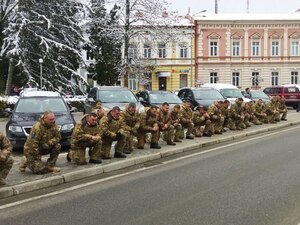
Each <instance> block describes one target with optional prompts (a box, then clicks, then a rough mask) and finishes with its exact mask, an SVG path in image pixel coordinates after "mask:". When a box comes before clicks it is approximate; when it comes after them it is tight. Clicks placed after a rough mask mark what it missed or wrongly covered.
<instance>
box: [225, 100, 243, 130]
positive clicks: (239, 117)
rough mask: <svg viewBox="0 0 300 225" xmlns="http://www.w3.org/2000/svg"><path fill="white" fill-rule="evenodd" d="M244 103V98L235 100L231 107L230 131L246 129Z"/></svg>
mask: <svg viewBox="0 0 300 225" xmlns="http://www.w3.org/2000/svg"><path fill="white" fill-rule="evenodd" d="M243 101H244V100H243V98H238V99H236V100H235V104H233V105H231V107H230V122H229V124H228V125H229V129H230V130H242V129H245V128H246V126H245V124H244V119H245V115H244V108H243Z"/></svg>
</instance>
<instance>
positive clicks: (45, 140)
mask: <svg viewBox="0 0 300 225" xmlns="http://www.w3.org/2000/svg"><path fill="white" fill-rule="evenodd" d="M60 139H61V136H60V132H59V129H58V126H57V125H56V124H53V125H50V126H49V125H46V124H45V122H44V121H43V119H42V116H41V117H40V118H39V120H38V122H36V123H35V124H34V125H33V126H32V128H31V131H30V134H29V135H28V137H27V140H26V142H25V145H24V154H25V155H26V156H27V155H31V156H32V157H34V158H35V159H39V160H40V159H41V156H40V153H39V149H40V148H41V147H42V146H43V145H44V144H47V145H49V146H54V145H56V144H58V143H59V142H60Z"/></svg>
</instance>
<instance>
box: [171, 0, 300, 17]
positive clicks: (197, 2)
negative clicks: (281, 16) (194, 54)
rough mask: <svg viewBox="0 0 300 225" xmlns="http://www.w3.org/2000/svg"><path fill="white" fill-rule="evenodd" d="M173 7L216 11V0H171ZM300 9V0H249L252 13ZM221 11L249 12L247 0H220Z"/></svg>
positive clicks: (179, 9) (193, 12) (291, 11)
mask: <svg viewBox="0 0 300 225" xmlns="http://www.w3.org/2000/svg"><path fill="white" fill-rule="evenodd" d="M169 2H171V4H172V6H171V8H172V9H175V10H177V11H178V12H179V13H180V14H182V15H185V14H186V13H187V12H188V8H190V10H191V14H196V13H198V12H199V11H201V10H207V13H214V12H215V0H169ZM297 9H300V0H249V12H250V13H293V12H295V11H296V10H297ZM218 11H219V13H247V0H219V1H218ZM299 13H300V12H299Z"/></svg>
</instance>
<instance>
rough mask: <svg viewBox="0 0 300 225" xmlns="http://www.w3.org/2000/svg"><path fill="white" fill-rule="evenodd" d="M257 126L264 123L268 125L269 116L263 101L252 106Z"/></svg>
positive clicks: (258, 101)
mask: <svg viewBox="0 0 300 225" xmlns="http://www.w3.org/2000/svg"><path fill="white" fill-rule="evenodd" d="M251 108H252V110H253V115H254V120H253V123H254V124H255V125H261V124H263V123H268V118H267V114H266V112H265V107H264V104H263V101H262V99H259V100H257V101H256V102H255V103H254V104H253V105H252V106H251Z"/></svg>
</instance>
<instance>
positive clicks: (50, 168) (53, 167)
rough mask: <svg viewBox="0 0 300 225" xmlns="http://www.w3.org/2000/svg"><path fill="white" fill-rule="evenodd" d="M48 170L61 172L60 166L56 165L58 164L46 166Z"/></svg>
mask: <svg viewBox="0 0 300 225" xmlns="http://www.w3.org/2000/svg"><path fill="white" fill-rule="evenodd" d="M46 170H47V171H48V172H49V173H59V172H60V168H59V167H56V166H46Z"/></svg>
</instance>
